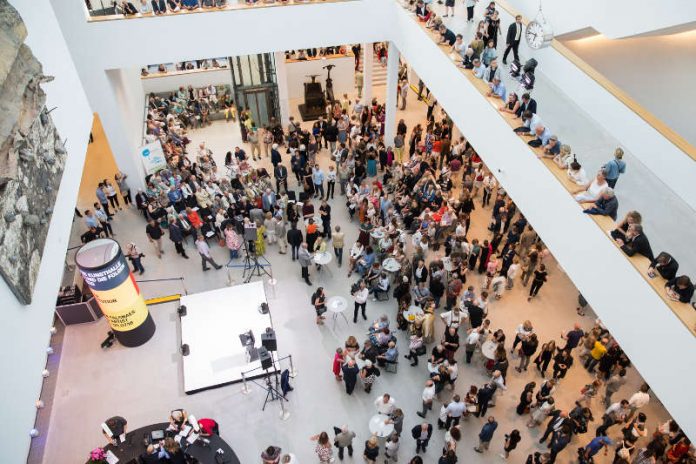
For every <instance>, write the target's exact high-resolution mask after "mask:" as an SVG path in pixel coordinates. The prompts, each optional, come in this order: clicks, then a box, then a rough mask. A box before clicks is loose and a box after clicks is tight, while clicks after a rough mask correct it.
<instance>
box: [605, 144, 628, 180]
mask: <svg viewBox="0 0 696 464" xmlns="http://www.w3.org/2000/svg"><path fill="white" fill-rule="evenodd" d="M623 155H624V151H623V149H622V148H621V147H619V148H617V149H616V150H614V159H613V160H611V161H609V162H608V163H607V164H605V165H604V166H602V171H603V172H604V179H605V180H606V181H607V184H609V187H611V188H614V187H615V186H616V181H618V180H619V176H620V175H621V174H623V173H624V172H626V162H625V161H624V160H623Z"/></svg>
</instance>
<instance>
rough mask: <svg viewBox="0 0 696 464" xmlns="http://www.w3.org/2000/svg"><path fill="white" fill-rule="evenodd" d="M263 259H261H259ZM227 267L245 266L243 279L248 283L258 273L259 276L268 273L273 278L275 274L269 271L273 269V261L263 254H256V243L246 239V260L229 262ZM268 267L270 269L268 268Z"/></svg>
mask: <svg viewBox="0 0 696 464" xmlns="http://www.w3.org/2000/svg"><path fill="white" fill-rule="evenodd" d="M259 260H261V261H259ZM227 267H241V268H243V271H242V280H243V281H244V283H245V284H248V283H249V282H250V281H251V278H252V277H254V275H256V276H257V277H261V276H262V274H261V273H262V272H263V274H266V275H267V276H268V277H270V278H273V274H271V272H269V270H270V269H271V263H269V262H268V260H267V259H266V258H264V257H263V255H262V256H257V255H256V245H255V244H254V242H251V241H248V240H245V241H244V261H243V262H242V264H232V261H231V260H230V262H228V263H227ZM266 268H268V269H269V270H267V269H266Z"/></svg>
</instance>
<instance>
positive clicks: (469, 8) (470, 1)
mask: <svg viewBox="0 0 696 464" xmlns="http://www.w3.org/2000/svg"><path fill="white" fill-rule="evenodd" d="M477 1H478V0H464V6H466V22H468V23H471V22H473V21H474V7H475V6H476V2H477ZM418 96H420V94H419V95H418Z"/></svg>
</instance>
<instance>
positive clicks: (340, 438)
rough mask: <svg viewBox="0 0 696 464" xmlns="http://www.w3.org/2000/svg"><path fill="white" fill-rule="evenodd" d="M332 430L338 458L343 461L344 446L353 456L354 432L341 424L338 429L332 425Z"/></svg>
mask: <svg viewBox="0 0 696 464" xmlns="http://www.w3.org/2000/svg"><path fill="white" fill-rule="evenodd" d="M356 369H357V367H356ZM334 432H335V433H336V438H334V444H335V445H336V448H338V459H340V460H341V461H343V450H344V449H346V448H347V449H348V456H349V457H353V439H354V438H355V432H353V431H351V430H349V429H348V426H347V425H344V426H342V427H341V428H340V429H339V428H338V427H334Z"/></svg>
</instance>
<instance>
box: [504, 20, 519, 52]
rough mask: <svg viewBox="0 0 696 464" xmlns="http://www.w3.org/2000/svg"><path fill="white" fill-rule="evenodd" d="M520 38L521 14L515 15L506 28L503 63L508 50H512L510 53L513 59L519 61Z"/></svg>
mask: <svg viewBox="0 0 696 464" xmlns="http://www.w3.org/2000/svg"><path fill="white" fill-rule="evenodd" d="M520 40H522V16H521V15H517V16H515V22H514V23H512V24H510V26H509V27H508V30H507V38H506V39H505V43H506V44H507V47H505V53H503V64H507V57H508V54H509V53H510V50H512V54H513V55H514V57H515V59H516V60H517V61H520V55H519V52H518V50H519V48H520Z"/></svg>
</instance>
